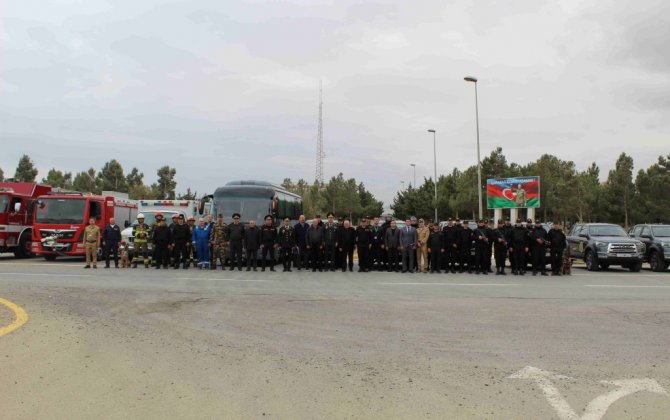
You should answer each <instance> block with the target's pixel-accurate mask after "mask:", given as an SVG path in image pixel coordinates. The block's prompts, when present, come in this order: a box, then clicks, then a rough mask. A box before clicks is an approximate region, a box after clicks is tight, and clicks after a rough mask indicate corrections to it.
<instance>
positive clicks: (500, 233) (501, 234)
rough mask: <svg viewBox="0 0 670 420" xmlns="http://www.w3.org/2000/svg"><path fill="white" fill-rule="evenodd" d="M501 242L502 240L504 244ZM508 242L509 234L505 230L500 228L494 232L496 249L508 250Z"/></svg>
mask: <svg viewBox="0 0 670 420" xmlns="http://www.w3.org/2000/svg"><path fill="white" fill-rule="evenodd" d="M500 240H502V242H501V241H500ZM508 241H509V239H508V232H507V230H506V229H505V228H498V229H496V230H494V231H493V245H494V246H495V247H496V249H503V248H507V247H508V246H507V242H508Z"/></svg>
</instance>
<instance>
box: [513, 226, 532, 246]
mask: <svg viewBox="0 0 670 420" xmlns="http://www.w3.org/2000/svg"><path fill="white" fill-rule="evenodd" d="M510 239H511V240H512V241H511V242H512V244H511V245H512V246H517V247H519V246H522V247H527V246H528V242H529V236H528V229H526V228H525V227H523V226H514V227H513V228H512V232H511V233H510Z"/></svg>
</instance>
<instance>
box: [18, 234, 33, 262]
mask: <svg viewBox="0 0 670 420" xmlns="http://www.w3.org/2000/svg"><path fill="white" fill-rule="evenodd" d="M29 239H30V234H29V233H28V232H23V234H22V235H21V237H20V238H19V245H18V246H17V247H16V249H15V250H14V256H15V257H16V258H26V257H28V256H30V241H29Z"/></svg>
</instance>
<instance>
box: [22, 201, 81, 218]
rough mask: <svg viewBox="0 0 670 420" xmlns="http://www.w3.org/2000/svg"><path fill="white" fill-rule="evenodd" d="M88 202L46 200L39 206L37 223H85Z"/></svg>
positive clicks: (36, 215) (36, 216)
mask: <svg viewBox="0 0 670 420" xmlns="http://www.w3.org/2000/svg"><path fill="white" fill-rule="evenodd" d="M85 215H86V200H84V199H81V198H79V199H77V198H67V199H66V198H44V199H42V200H41V202H40V203H39V204H38V205H37V211H36V212H35V222H37V223H52V224H66V223H84V216H85Z"/></svg>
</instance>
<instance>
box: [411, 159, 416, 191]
mask: <svg viewBox="0 0 670 420" xmlns="http://www.w3.org/2000/svg"><path fill="white" fill-rule="evenodd" d="M409 166H411V167H412V168H414V184H412V185H414V188H416V163H410V164H409Z"/></svg>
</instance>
